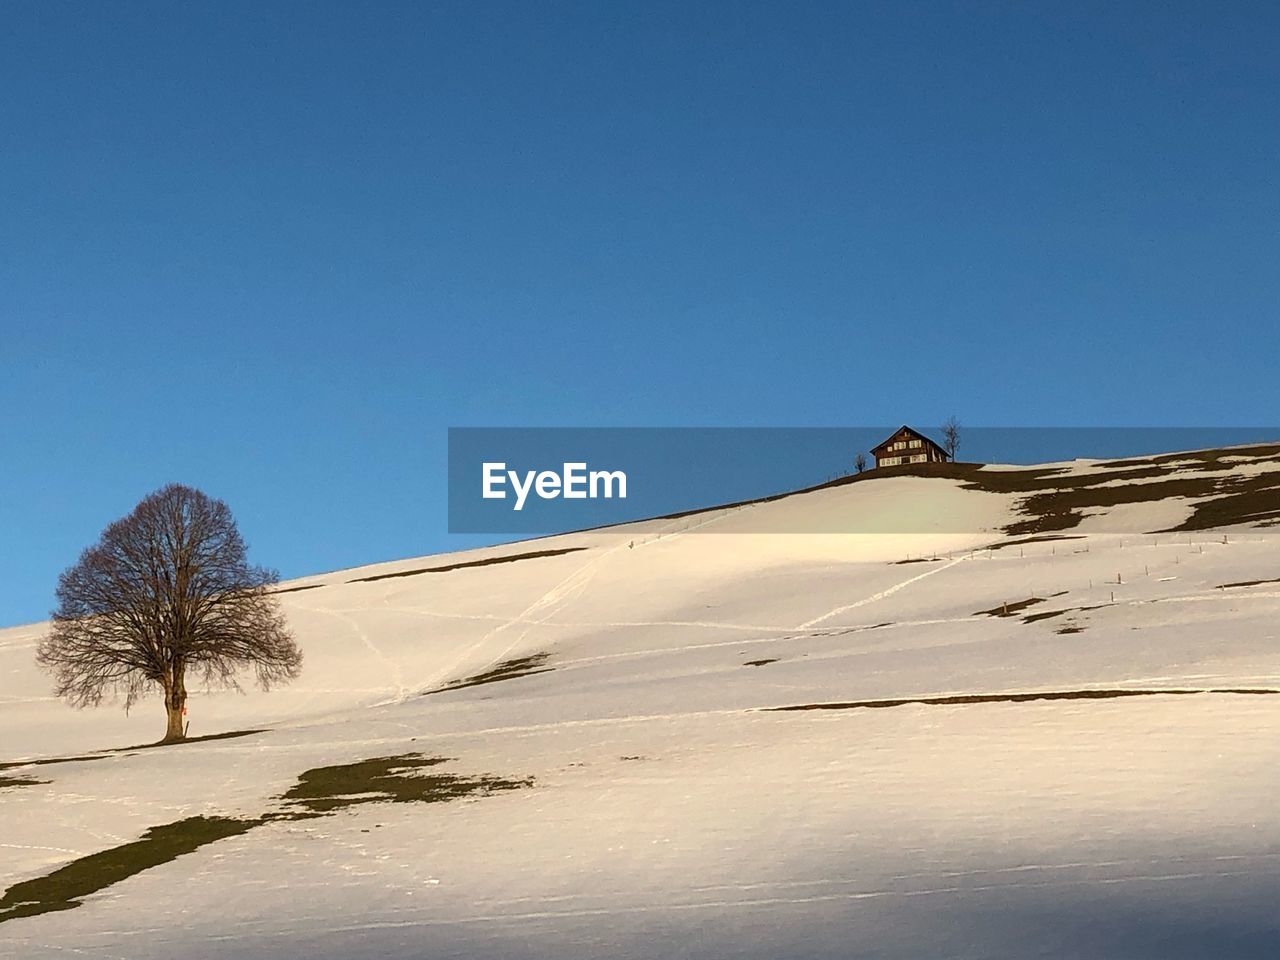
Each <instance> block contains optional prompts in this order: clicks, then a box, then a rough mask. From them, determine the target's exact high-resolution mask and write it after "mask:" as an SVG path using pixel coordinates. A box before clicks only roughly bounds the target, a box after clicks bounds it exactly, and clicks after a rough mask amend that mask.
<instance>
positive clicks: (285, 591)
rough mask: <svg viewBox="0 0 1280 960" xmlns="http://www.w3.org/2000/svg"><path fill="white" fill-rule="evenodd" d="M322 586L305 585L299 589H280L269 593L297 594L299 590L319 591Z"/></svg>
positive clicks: (319, 584)
mask: <svg viewBox="0 0 1280 960" xmlns="http://www.w3.org/2000/svg"><path fill="white" fill-rule="evenodd" d="M323 586H324V584H323V583H307V584H303V585H302V586H301V587H282V588H281V589H279V590H272V591H271V593H273V594H276V593H297V592H298V591H300V590H319V589H320V588H321V587H323Z"/></svg>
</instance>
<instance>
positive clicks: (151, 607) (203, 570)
mask: <svg viewBox="0 0 1280 960" xmlns="http://www.w3.org/2000/svg"><path fill="white" fill-rule="evenodd" d="M278 579H279V578H278V577H277V575H276V574H275V572H274V571H271V570H266V569H264V568H262V567H255V566H250V565H249V563H248V560H247V559H246V550H245V543H244V540H243V539H242V538H241V536H240V533H239V531H238V530H237V529H236V523H235V520H234V519H233V518H232V516H231V511H230V510H229V509H228V508H227V505H226V504H225V503H223V502H222V501H221V500H214V499H212V498H210V497H208V496H206V495H205V494H204V493H202V492H200V491H199V490H195V489H193V488H191V487H185V486H181V485H179V484H170V485H169V486H167V487H164V488H163V489H161V490H158V491H156V492H155V493H153V494H151V495H150V496H148V497H146V498H145V499H143V500H142V502H141V503H139V504H138V505H137V507H135V508H134V509H133V512H131V513H130V514H129V515H128V516H126V517H124V518H122V519H120V520H117V521H116V522H115V523H113V524H111V525H110V526H108V527H107V528H106V530H104V531H103V532H102V536H101V537H100V538H99V540H98V542H97V543H96V544H94V545H93V546H91V547H89V548H88V549H87V550H85V551H84V553H82V554H81V555H80V559H79V560H78V561H77V562H76V564H75V565H74V566H72V567H70V568H69V569H67V570H66V571H65V572H64V573H63V574H62V576H61V577H60V578H59V580H58V590H57V600H58V606H57V609H55V610H54V611H53V625H52V627H51V628H50V630H49V633H48V634H47V635H46V636H45V637H43V638H42V639H41V640H40V643H39V648H38V653H37V660H38V662H39V664H40V665H41V666H42V667H44V668H45V669H46V670H48V671H49V672H50V673H52V674H53V677H54V681H55V689H56V692H57V694H58V696H60V697H64V698H65V699H67V700H68V701H69V702H70V703H71V704H72V705H73V706H77V707H85V706H98V705H99V704H101V703H102V701H103V700H105V699H115V698H123V700H124V705H125V709H126V710H127V709H128V708H129V707H131V706H132V705H133V704H134V703H135V702H136V701H137V700H138V699H139V698H140V697H142V696H143V695H145V694H146V693H148V692H149V691H151V690H159V691H160V692H162V693H163V694H164V706H165V713H166V716H167V721H168V722H167V725H166V728H165V735H164V741H163V742H170V741H175V740H182V739H184V738H185V736H186V729H185V724H184V721H183V716H184V714H185V712H186V703H187V682H188V679H189V678H190V677H192V676H194V678H195V679H196V680H198V681H199V682H200V683H202V684H204V685H206V686H222V687H232V688H236V689H239V682H238V676H239V674H240V673H241V671H242V670H244V669H246V668H251V669H252V670H253V671H254V673H255V674H256V679H257V681H258V684H259V685H260V686H261V687H262V688H263V689H264V690H265V689H269V688H270V687H271V686H272V685H273V684H277V683H283V682H287V681H289V680H292V679H294V678H296V677H297V676H298V674H299V672H300V670H301V668H302V654H301V652H300V651H299V650H298V647H297V644H296V643H295V642H294V640H293V637H292V636H291V635H290V633H289V631H288V629H287V627H286V625H285V620H284V617H283V615H282V614H281V612H280V609H279V605H278V603H277V602H276V599H275V597H274V596H272V594H271V592H270V589H269V588H270V587H271V586H272V585H274V584H275V583H276V582H277V581H278Z"/></svg>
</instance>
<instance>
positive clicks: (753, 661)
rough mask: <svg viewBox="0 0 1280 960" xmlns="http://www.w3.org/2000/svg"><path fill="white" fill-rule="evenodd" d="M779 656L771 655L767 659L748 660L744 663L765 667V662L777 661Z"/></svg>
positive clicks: (746, 665) (749, 665) (745, 665)
mask: <svg viewBox="0 0 1280 960" xmlns="http://www.w3.org/2000/svg"><path fill="white" fill-rule="evenodd" d="M777 662H778V658H777V657H769V658H768V659H767V660H748V661H747V662H746V663H744V664H743V666H744V667H763V666H764V665H765V664H769V663H777Z"/></svg>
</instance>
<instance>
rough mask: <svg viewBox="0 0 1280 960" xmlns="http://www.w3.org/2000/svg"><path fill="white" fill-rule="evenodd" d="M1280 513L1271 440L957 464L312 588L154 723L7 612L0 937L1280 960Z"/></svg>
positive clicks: (556, 951)
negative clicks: (39, 661) (47, 671)
mask: <svg viewBox="0 0 1280 960" xmlns="http://www.w3.org/2000/svg"><path fill="white" fill-rule="evenodd" d="M1278 519H1280V447H1267V448H1262V447H1259V448H1238V449H1232V450H1226V451H1216V452H1208V453H1192V454H1182V455H1173V456H1169V457H1158V458H1145V459H1139V460H1130V461H1077V462H1073V463H1069V464H1056V465H1046V466H1042V467H1034V468H1025V467H988V468H984V469H981V470H979V469H977V468H972V467H966V466H964V465H955V466H952V465H942V466H937V467H931V468H929V469H927V470H926V469H923V468H917V469H916V470H915V471H912V470H893V471H882V472H880V473H872V474H869V475H866V476H864V477H862V478H859V479H857V480H853V481H850V482H844V483H837V484H833V485H828V486H825V487H823V488H819V489H816V490H814V491H810V492H806V493H803V494H797V495H794V496H790V497H785V498H782V499H777V500H773V501H770V502H763V503H759V504H755V505H748V506H743V507H737V508H733V509H725V510H714V511H707V512H704V513H700V514H693V515H690V516H685V517H678V518H673V519H670V520H665V521H655V522H649V523H646V524H638V525H631V526H628V527H620V528H614V529H610V530H604V531H597V532H593V533H585V534H573V535H567V536H562V537H553V538H547V539H544V540H538V541H531V542H527V543H521V544H512V545H507V546H504V547H493V548H488V549H484V550H478V551H471V552H468V553H464V554H457V555H451V556H448V557H429V558H424V559H418V560H406V561H397V562H394V563H387V564H380V565H377V566H374V567H366V568H360V569H357V570H348V571H341V572H338V573H332V574H326V575H322V576H316V577H308V578H305V579H302V580H299V581H295V582H292V583H289V584H284V585H283V590H282V592H281V594H280V599H281V602H282V604H283V605H284V607H285V609H286V610H287V612H288V615H289V618H290V621H291V623H292V625H293V628H294V630H295V632H296V634H297V636H298V638H299V641H300V643H301V645H302V647H303V649H304V652H305V656H306V664H305V669H304V673H303V677H302V678H301V680H299V681H298V682H297V683H295V684H294V685H292V686H291V687H287V688H283V689H280V690H276V691H273V692H271V693H270V694H261V693H256V692H251V693H248V694H246V695H238V694H235V693H217V694H210V695H204V696H197V697H194V698H193V700H192V703H191V721H192V726H191V734H192V735H193V736H201V735H204V736H209V737H210V738H209V739H207V740H203V741H197V742H192V743H187V744H183V745H179V746H172V747H164V748H142V747H131V746H130V745H133V744H143V743H147V742H149V741H151V740H154V739H155V738H156V737H157V736H158V735H159V733H160V732H161V730H162V720H163V717H162V711H161V710H160V708H159V706H158V705H156V704H154V703H149V704H143V705H141V706H140V707H138V708H135V710H134V712H133V714H132V715H131V716H128V717H126V716H124V715H123V713H122V712H120V711H118V710H112V709H108V708H103V709H101V710H98V711H93V712H78V711H74V710H71V709H69V708H67V707H66V706H64V705H63V704H61V703H59V702H57V701H54V700H52V699H51V698H50V697H49V696H48V689H49V683H48V681H47V679H46V678H45V677H44V676H43V675H41V674H40V673H39V672H38V671H37V670H36V668H35V666H34V660H33V658H34V645H35V642H36V639H37V638H38V636H39V635H40V633H41V632H42V629H43V627H42V626H41V625H33V626H28V627H17V628H12V629H9V630H4V631H0V711H2V716H3V722H2V723H0V764H3V765H0V851H3V859H2V860H0V863H3V868H2V869H0V885H2V886H3V887H4V888H7V892H6V893H5V894H4V895H3V897H2V898H0V945H3V949H4V950H5V955H12V956H15V957H24V958H25V957H64V956H68V955H77V956H103V957H116V958H119V957H128V958H151V957H154V958H171V957H175V956H181V957H184V958H187V960H197V958H204V957H232V956H235V957H244V956H300V957H301V956H305V957H310V958H349V957H369V958H374V957H378V958H382V957H397V958H398V957H405V958H408V957H415V958H416V957H423V956H432V957H451V956H455V957H484V958H494V957H508V956H510V957H548V958H550V957H555V958H564V957H587V956H591V957H597V956H610V957H634V958H651V957H668V956H682V957H707V958H711V957H750V958H777V957H833V958H834V957H851V956H867V957H903V958H919V957H930V958H932V957H1018V958H1023V957H1031V956H1044V957H1124V958H1143V957H1193V956H1194V957H1202V956H1234V957H1242V956H1246V957H1254V956H1256V957H1271V956H1274V955H1276V953H1277V950H1280V919H1278V918H1277V913H1276V910H1275V898H1276V893H1277V891H1278V890H1280V804H1277V803H1276V802H1275V799H1274V798H1275V796H1276V794H1277V791H1278V790H1280V696H1275V695H1274V694H1276V693H1280V538H1278V537H1277V536H1276V534H1277V533H1280V527H1277V526H1276V522H1277V520H1278ZM771 530H778V531H783V530H785V531H788V532H769V531H771ZM796 531H804V532H796ZM832 531H836V532H832ZM845 531H852V532H845ZM215 735H218V736H215ZM221 735H226V736H221ZM122 748H123V749H122Z"/></svg>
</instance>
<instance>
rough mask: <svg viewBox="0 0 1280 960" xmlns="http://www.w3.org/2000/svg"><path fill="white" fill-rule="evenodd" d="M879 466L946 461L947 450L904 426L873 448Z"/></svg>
mask: <svg viewBox="0 0 1280 960" xmlns="http://www.w3.org/2000/svg"><path fill="white" fill-rule="evenodd" d="M871 455H872V456H873V457H875V458H876V466H877V467H896V466H898V465H900V464H903V463H946V462H947V461H948V460H950V459H951V458H950V457H948V456H947V451H945V450H943V449H942V448H941V447H940V446H938V445H937V444H936V443H934V442H933V441H932V440H930V439H929V438H928V437H926V436H925V435H924V434H923V433H919V432H918V431H915V430H912V429H911V428H910V427H907V426H903V427H900V428H898V430H897V431H896V432H895V433H894V434H893V435H892V436H891V437H889V439H887V440H885V441H884V442H883V443H881V444H879V445H878V446H875V447H872V448H871Z"/></svg>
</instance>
